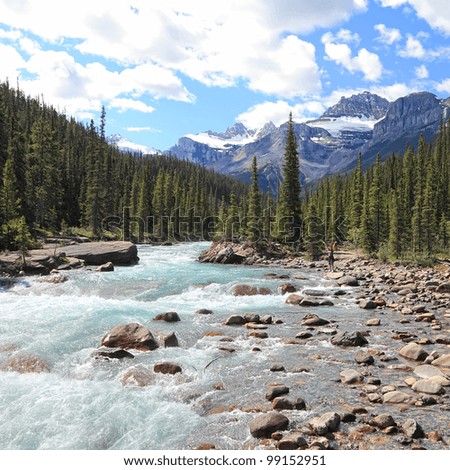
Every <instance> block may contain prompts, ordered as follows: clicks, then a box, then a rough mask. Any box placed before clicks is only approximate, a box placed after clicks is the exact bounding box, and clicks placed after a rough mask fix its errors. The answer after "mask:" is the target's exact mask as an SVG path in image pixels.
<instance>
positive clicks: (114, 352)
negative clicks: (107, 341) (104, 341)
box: [91, 348, 134, 360]
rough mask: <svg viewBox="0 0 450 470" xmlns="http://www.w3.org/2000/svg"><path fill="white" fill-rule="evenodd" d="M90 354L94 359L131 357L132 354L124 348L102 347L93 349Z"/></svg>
mask: <svg viewBox="0 0 450 470" xmlns="http://www.w3.org/2000/svg"><path fill="white" fill-rule="evenodd" d="M91 356H92V357H93V358H94V359H104V360H109V359H133V358H134V356H133V354H131V353H129V352H128V351H125V349H115V348H102V349H97V350H96V351H94V352H93V353H92V354H91Z"/></svg>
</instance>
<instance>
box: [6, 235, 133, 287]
mask: <svg viewBox="0 0 450 470" xmlns="http://www.w3.org/2000/svg"><path fill="white" fill-rule="evenodd" d="M65 243H70V244H64V241H61V240H59V239H58V240H53V241H52V243H46V244H45V245H44V247H43V248H42V249H38V250H30V251H29V252H28V253H27V254H26V256H25V258H24V257H23V256H22V254H21V253H17V252H12V253H7V254H0V273H2V276H3V279H8V278H10V277H14V276H17V275H19V273H24V274H27V275H33V274H49V273H50V272H51V271H52V270H58V271H64V270H69V269H77V268H80V267H84V266H98V267H100V266H104V267H103V268H102V270H112V269H114V265H118V266H129V265H133V264H136V263H137V262H138V261H139V258H138V253H137V247H136V245H135V244H133V243H130V242H124V241H105V242H104V241H100V242H91V241H85V239H79V238H78V239H71V240H66V241H65ZM106 265H107V266H106ZM9 282H11V281H8V280H4V283H5V285H7V284H8V283H9ZM1 283H2V281H1V279H0V284H1Z"/></svg>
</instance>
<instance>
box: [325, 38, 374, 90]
mask: <svg viewBox="0 0 450 470" xmlns="http://www.w3.org/2000/svg"><path fill="white" fill-rule="evenodd" d="M336 40H337V38H336V37H335V36H334V35H333V34H330V33H325V34H324V35H323V36H322V42H323V44H324V46H325V53H326V58H327V59H328V60H332V61H334V62H336V63H337V64H339V65H342V66H343V67H344V68H346V69H347V70H348V71H349V72H350V73H355V72H362V73H363V74H364V78H365V79H366V80H368V81H377V80H378V79H379V78H380V77H381V75H382V73H383V66H382V64H381V61H380V58H379V57H378V55H377V54H375V53H373V52H369V51H368V50H367V49H366V48H362V49H360V50H359V51H358V54H357V55H356V56H353V57H352V50H351V49H350V47H349V46H348V45H347V44H344V43H342V42H341V43H338V42H335V41H336Z"/></svg>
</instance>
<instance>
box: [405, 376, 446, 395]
mask: <svg viewBox="0 0 450 470" xmlns="http://www.w3.org/2000/svg"><path fill="white" fill-rule="evenodd" d="M412 389H413V390H414V391H415V392H419V393H428V394H429V395H443V394H444V393H445V390H444V389H443V387H442V386H441V385H440V384H439V383H438V382H436V381H434V380H433V379H420V380H418V381H417V382H416V383H415V384H414V385H413V386H412Z"/></svg>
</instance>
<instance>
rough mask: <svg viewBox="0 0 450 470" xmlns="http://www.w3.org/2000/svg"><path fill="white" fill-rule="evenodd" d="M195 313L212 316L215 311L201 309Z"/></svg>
mask: <svg viewBox="0 0 450 470" xmlns="http://www.w3.org/2000/svg"><path fill="white" fill-rule="evenodd" d="M195 313H197V314H198V315H211V314H212V313H213V311H212V310H209V309H208V308H199V309H198V310H197V311H196V312H195Z"/></svg>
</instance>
